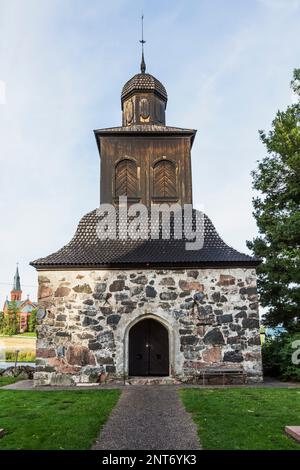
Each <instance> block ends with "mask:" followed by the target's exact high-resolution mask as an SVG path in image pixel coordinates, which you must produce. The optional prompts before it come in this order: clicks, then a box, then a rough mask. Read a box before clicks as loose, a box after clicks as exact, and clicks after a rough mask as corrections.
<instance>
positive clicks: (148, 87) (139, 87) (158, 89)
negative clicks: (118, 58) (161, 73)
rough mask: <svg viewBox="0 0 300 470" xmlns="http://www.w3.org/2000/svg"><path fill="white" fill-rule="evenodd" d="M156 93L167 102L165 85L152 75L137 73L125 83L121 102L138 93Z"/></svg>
mask: <svg viewBox="0 0 300 470" xmlns="http://www.w3.org/2000/svg"><path fill="white" fill-rule="evenodd" d="M149 91H150V92H151V91H152V92H154V93H156V94H157V95H159V96H160V97H161V98H163V100H164V101H167V99H168V94H167V91H166V89H165V87H164V86H163V84H162V83H161V82H160V81H159V80H157V78H155V77H153V75H151V74H150V73H137V74H136V75H134V76H133V77H132V78H131V79H130V80H128V82H126V83H125V85H124V86H123V89H122V93H121V100H122V101H124V100H125V99H126V98H128V97H129V96H130V95H132V94H133V93H136V92H146V93H147V92H149Z"/></svg>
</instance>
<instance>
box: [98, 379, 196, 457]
mask: <svg viewBox="0 0 300 470" xmlns="http://www.w3.org/2000/svg"><path fill="white" fill-rule="evenodd" d="M93 449H95V450H124V449H130V450H136V449H142V450H197V449H200V444H199V440H198V437H197V431H196V426H195V425H194V423H193V421H192V418H191V416H190V415H189V414H188V413H187V412H186V411H185V409H184V407H183V405H182V403H181V401H180V398H179V395H178V389H176V388H174V387H172V386H162V385H160V386H154V385H151V386H147V385H145V386H132V387H131V386H128V387H126V388H124V389H123V393H122V395H121V398H120V400H119V402H118V404H117V406H116V408H115V409H114V410H113V412H112V414H111V416H110V418H109V419H108V421H107V423H106V424H105V425H104V427H103V429H102V432H101V434H100V436H99V438H98V440H97V441H96V443H95V445H94V447H93Z"/></svg>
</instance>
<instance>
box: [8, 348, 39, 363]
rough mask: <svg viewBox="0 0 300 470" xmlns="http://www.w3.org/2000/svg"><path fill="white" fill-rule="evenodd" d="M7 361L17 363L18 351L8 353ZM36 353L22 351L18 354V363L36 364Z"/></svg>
mask: <svg viewBox="0 0 300 470" xmlns="http://www.w3.org/2000/svg"><path fill="white" fill-rule="evenodd" d="M5 360H6V361H7V362H15V360H16V351H6V353H5ZM34 361H35V352H34V351H20V352H19V354H18V362H34Z"/></svg>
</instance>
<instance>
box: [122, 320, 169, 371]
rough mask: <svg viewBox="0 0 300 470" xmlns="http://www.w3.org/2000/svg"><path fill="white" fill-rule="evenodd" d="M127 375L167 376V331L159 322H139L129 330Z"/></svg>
mask: <svg viewBox="0 0 300 470" xmlns="http://www.w3.org/2000/svg"><path fill="white" fill-rule="evenodd" d="M129 375H130V376H134V375H136V376H145V375H148V376H149V375H151V376H162V375H169V337H168V330H167V329H166V328H165V327H164V326H163V325H162V324H161V323H160V322H159V321H156V320H152V319H145V320H141V321H139V322H138V323H136V324H135V325H133V327H132V328H131V329H130V331H129Z"/></svg>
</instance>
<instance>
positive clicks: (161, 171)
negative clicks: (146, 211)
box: [153, 160, 177, 199]
mask: <svg viewBox="0 0 300 470" xmlns="http://www.w3.org/2000/svg"><path fill="white" fill-rule="evenodd" d="M153 193H154V197H156V198H164V199H168V198H176V197H177V189H176V167H175V165H174V163H172V162H170V161H169V160H161V161H159V162H157V163H156V165H155V166H154V169H153Z"/></svg>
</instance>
